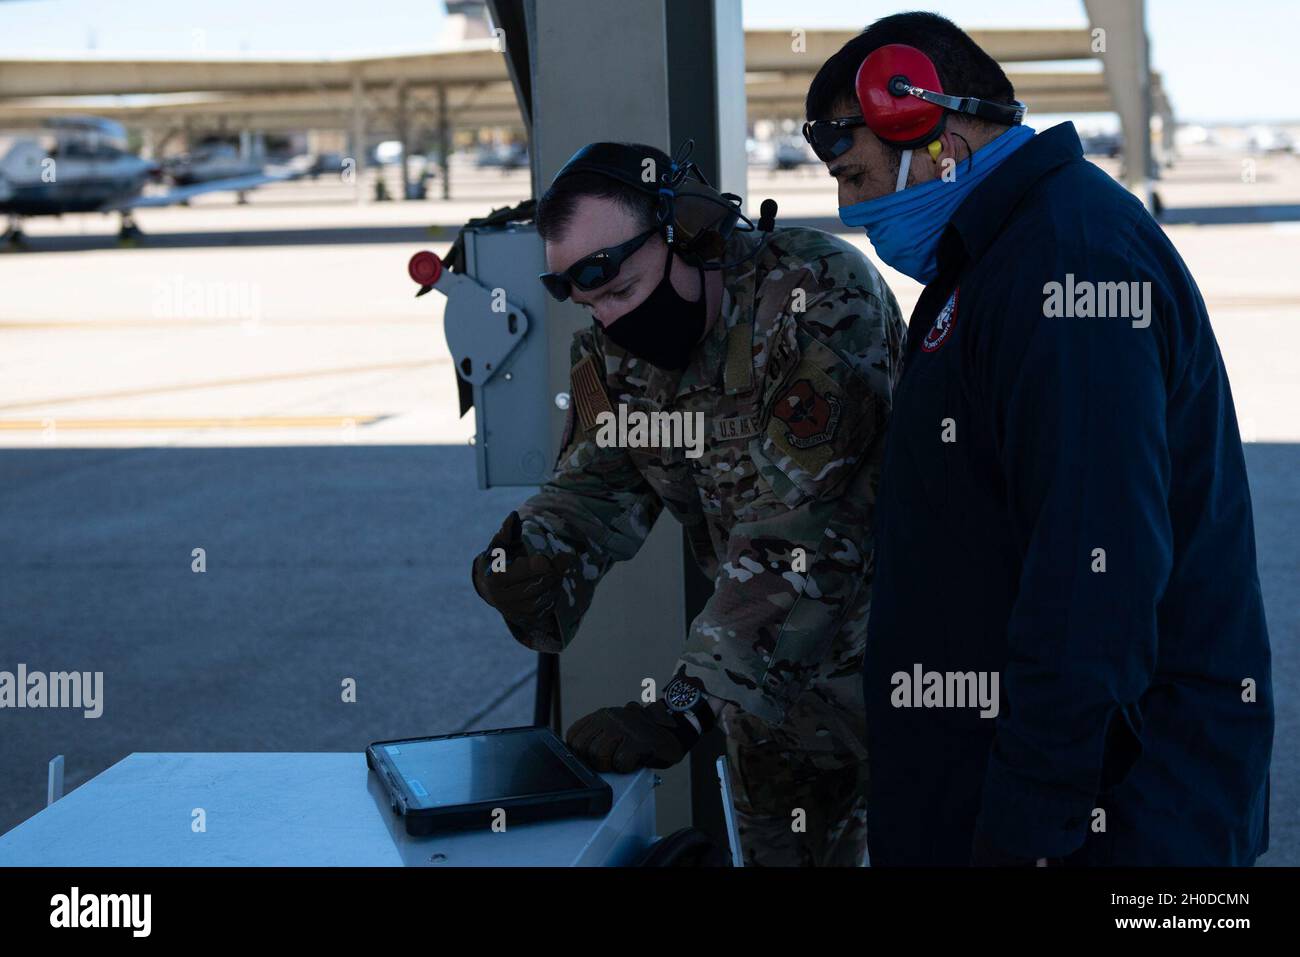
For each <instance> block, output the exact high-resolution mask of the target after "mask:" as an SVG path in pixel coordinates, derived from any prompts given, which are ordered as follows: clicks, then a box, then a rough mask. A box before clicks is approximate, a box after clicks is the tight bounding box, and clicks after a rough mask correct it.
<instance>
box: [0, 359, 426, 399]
mask: <svg viewBox="0 0 1300 957" xmlns="http://www.w3.org/2000/svg"><path fill="white" fill-rule="evenodd" d="M445 361H446V363H447V364H450V363H451V359H450V358H448V359H446V360H445ZM437 364H439V360H438V359H417V360H415V361H412V362H380V363H376V364H375V365H368V366H345V367H343V368H341V369H315V370H312V371H308V372H277V373H273V374H271V375H250V376H239V377H238V378H234V379H209V380H207V381H206V382H178V383H176V384H175V385H159V386H152V387H150V388H147V389H120V390H118V391H116V392H100V393H96V394H92V395H68V396H63V397H61V398H54V399H29V400H28V401H26V402H10V403H8V404H6V405H0V411H3V412H9V411H12V410H14V409H31V408H39V407H41V406H45V405H63V404H65V403H68V402H98V401H100V400H102V399H132V398H135V397H136V396H141V395H164V394H166V393H168V392H185V391H187V390H191V389H222V388H225V387H227V386H240V385H260V384H263V383H266V382H287V381H288V380H290V379H319V378H321V377H324V376H333V375H354V374H356V373H360V372H396V371H400V370H404V369H419V368H422V367H424V366H431V365H437Z"/></svg>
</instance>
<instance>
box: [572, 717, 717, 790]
mask: <svg viewBox="0 0 1300 957" xmlns="http://www.w3.org/2000/svg"><path fill="white" fill-rule="evenodd" d="M698 739H699V732H697V731H694V730H692V729H691V727H690V725H689V724H687V723H686V722H683V721H680V720H678V718H677V717H676V716H675V715H674V714H673V713H672V712H671V711H669V710H668V706H667V705H666V704H664V703H663V702H662V701H656V702H654V703H653V704H649V705H643V704H638V703H637V702H635V701H629V702H628V703H627V704H625V705H623V707H621V708H601V709H600V710H599V711H595V712H592V713H591V714H589V715H587V716H586V717H585V718H579V719H578V720H577V721H575V722H573V726H572V727H571V728H569V734H568V737H567V738H566V740H567V741H568V742H569V747H571V748H573V750H574V752H575V753H577V755H578V757H580V758H582V759H583V760H584V761H586V762H587V764H588V765H589V766H590V767H591V769H592V770H594V771H614V772H617V773H619V774H627V773H628V772H629V771H635V770H636V769H637V768H668V767H672V766H673V765H674V764H676V763H677V762H678V761H680V760H681V759H682V758H684V757H685V756H686V752H687V751H689V750H690V748H691V745H693V744H694V743H695V741H696V740H698Z"/></svg>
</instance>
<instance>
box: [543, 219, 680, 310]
mask: <svg viewBox="0 0 1300 957" xmlns="http://www.w3.org/2000/svg"><path fill="white" fill-rule="evenodd" d="M657 232H659V227H658V226H653V227H651V228H650V229H647V230H646V231H645V232H643V233H641V235H639V236H633V237H632V238H631V239H629V240H628V241H627V242H625V243H623V244H621V245H619V246H611V247H610V248H608V249H598V250H596V252H594V253H592V254H591V255H590V256H583V257H582V258H581V259H579V260H578V261H577V262H576V263H574V264H573V265H572V266H570V267H569V268H568V269H566V270H564V272H544V273H542V274H541V275H540V276H538V277H537V278H538V279H540V280H541V281H542V285H543V286H545V287H546V291H547V292H549V293H550V294H551V295H552V296H554V297H555V298H556V299H557V300H558V301H560V302H564V300H566V299H568V298H569V296H570V295H571V294H572V292H573V286H577V287H578V288H579V289H581V290H582V291H583V292H590V291H591V290H593V289H599V288H600V287H601V286H603V285H605V283H607V282H609V281H610V280H611V279H613V278H614V277H615V276H617V275H618V271H619V269H621V268H622V267H623V263H624V262H625V261H626V260H627V258H628V257H629V256H631V255H632V254H633V253H634V252H636V251H637V250H638V249H640V248H641V247H642V246H644V245H645V243H646V240H647V239H649V238H650V237H651V236H653V235H654V234H655V233H657Z"/></svg>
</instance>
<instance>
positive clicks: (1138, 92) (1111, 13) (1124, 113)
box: [1084, 0, 1153, 209]
mask: <svg viewBox="0 0 1300 957" xmlns="http://www.w3.org/2000/svg"><path fill="white" fill-rule="evenodd" d="M1084 7H1085V8H1086V9H1087V11H1088V20H1089V22H1090V23H1091V24H1092V27H1093V31H1094V35H1095V37H1094V40H1095V41H1102V42H1104V47H1105V49H1104V50H1103V51H1102V52H1101V61H1102V68H1103V70H1104V71H1105V76H1106V86H1107V87H1108V88H1109V90H1110V95H1111V99H1112V100H1113V101H1114V103H1115V108H1116V110H1117V111H1118V112H1119V120H1120V127H1121V129H1122V130H1123V133H1124V164H1123V168H1122V169H1121V171H1120V181H1121V182H1123V183H1124V185H1125V186H1127V187H1128V188H1129V189H1130V190H1132V191H1133V192H1134V193H1135V194H1137V196H1138V197H1139V198H1140V199H1141V200H1142V202H1143V203H1145V204H1146V207H1147V209H1152V208H1153V196H1152V190H1151V177H1152V173H1153V170H1152V162H1151V65H1150V60H1149V43H1148V40H1147V29H1146V3H1145V0H1084ZM1099 30H1100V31H1104V33H1101V34H1096V31H1099Z"/></svg>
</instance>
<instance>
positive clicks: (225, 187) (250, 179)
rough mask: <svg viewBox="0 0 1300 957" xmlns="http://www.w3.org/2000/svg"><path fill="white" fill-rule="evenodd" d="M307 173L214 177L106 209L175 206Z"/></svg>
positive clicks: (114, 204) (125, 201) (283, 180)
mask: <svg viewBox="0 0 1300 957" xmlns="http://www.w3.org/2000/svg"><path fill="white" fill-rule="evenodd" d="M305 175H306V173H305V171H300V170H288V169H285V170H274V171H273V170H267V171H266V172H263V173H250V174H249V175H247V176H232V177H231V178H230V179H214V180H211V181H209V182H207V183H195V184H194V185H193V186H180V187H177V188H176V189H173V190H169V191H168V192H166V193H157V194H155V195H153V196H134V197H132V198H131V199H125V200H122V201H120V202H116V203H109V204H108V205H106V206H105V207H104V211H105V212H116V211H118V210H127V209H139V208H141V207H146V206H173V205H175V204H176V203H183V202H185V201H186V200H187V199H189V198H190V197H192V196H200V195H202V194H203V193H223V192H243V191H244V190H246V189H256V188H257V187H259V186H265V185H266V184H267V183H283V182H286V181H288V180H291V179H301V178H302V177H303V176H305Z"/></svg>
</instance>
